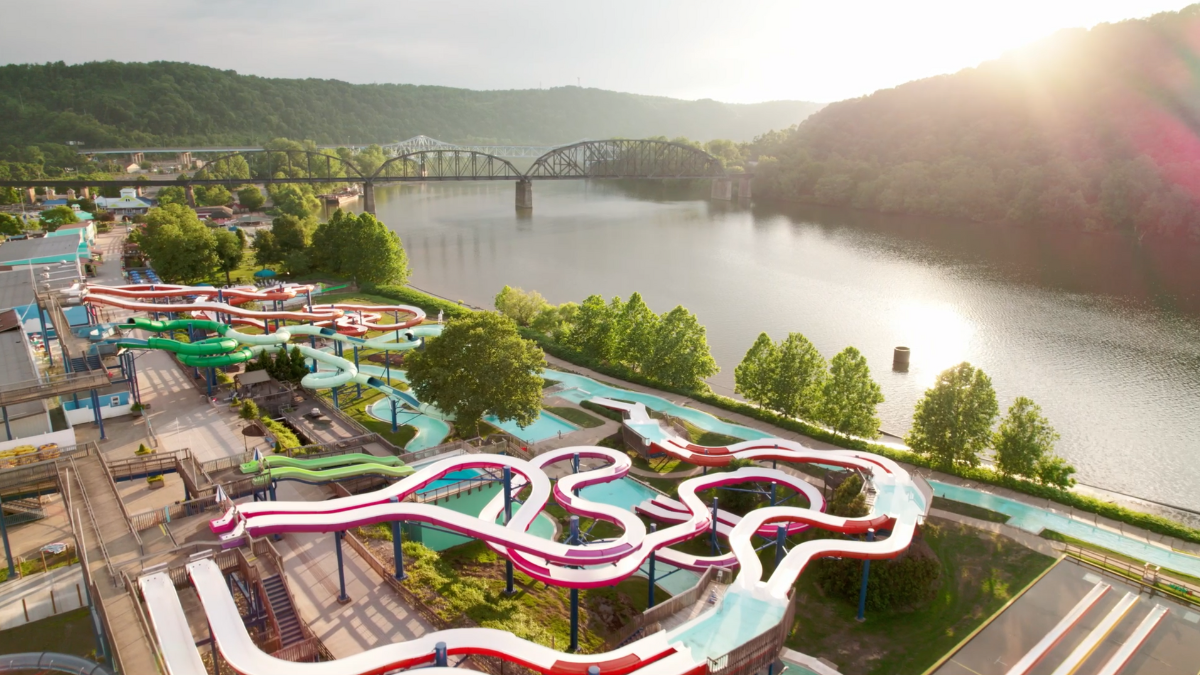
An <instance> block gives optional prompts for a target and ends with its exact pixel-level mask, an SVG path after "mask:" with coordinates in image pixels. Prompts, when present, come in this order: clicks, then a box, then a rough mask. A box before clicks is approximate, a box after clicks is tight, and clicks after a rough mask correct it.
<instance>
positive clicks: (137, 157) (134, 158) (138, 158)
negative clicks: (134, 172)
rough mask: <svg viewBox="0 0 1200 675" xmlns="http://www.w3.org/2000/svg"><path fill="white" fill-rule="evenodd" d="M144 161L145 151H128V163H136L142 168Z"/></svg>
mask: <svg viewBox="0 0 1200 675" xmlns="http://www.w3.org/2000/svg"><path fill="white" fill-rule="evenodd" d="M145 161H146V155H145V153H141V152H131V153H129V163H130V164H137V165H138V168H139V169H140V168H142V164H143V163H144V162H145Z"/></svg>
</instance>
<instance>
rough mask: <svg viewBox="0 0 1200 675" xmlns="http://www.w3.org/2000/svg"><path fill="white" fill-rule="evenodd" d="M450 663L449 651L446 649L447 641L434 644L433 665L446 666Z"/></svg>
mask: <svg viewBox="0 0 1200 675" xmlns="http://www.w3.org/2000/svg"><path fill="white" fill-rule="evenodd" d="M449 663H450V659H449V651H448V650H447V649H446V643H445V642H439V643H437V644H436V645H434V646H433V665H435V666H437V667H439V668H445V667H446V666H448V665H449Z"/></svg>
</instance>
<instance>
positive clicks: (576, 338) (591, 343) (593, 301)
mask: <svg viewBox="0 0 1200 675" xmlns="http://www.w3.org/2000/svg"><path fill="white" fill-rule="evenodd" d="M615 329H616V321H615V320H614V319H613V317H612V312H611V311H610V310H609V304H608V303H606V302H605V301H604V298H603V297H601V296H599V295H589V296H588V297H586V298H584V300H583V304H581V305H580V306H579V311H578V312H576V313H575V320H574V322H573V323H572V327H571V332H570V334H569V335H568V337H567V344H569V345H570V346H571V347H574V348H575V349H578V350H579V351H581V352H583V353H584V354H587V355H589V356H592V357H594V358H597V359H600V360H602V361H608V360H610V359H612V358H613V356H614V354H615V352H616V347H617V340H616V331H615Z"/></svg>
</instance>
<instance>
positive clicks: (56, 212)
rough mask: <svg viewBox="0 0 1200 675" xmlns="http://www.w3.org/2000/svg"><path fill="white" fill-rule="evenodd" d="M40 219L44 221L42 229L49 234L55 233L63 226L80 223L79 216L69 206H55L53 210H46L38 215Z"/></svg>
mask: <svg viewBox="0 0 1200 675" xmlns="http://www.w3.org/2000/svg"><path fill="white" fill-rule="evenodd" d="M38 219H39V220H41V221H42V229H43V230H45V231H47V232H53V231H55V230H57V229H58V228H60V227H62V226H63V225H70V224H72V223H78V222H79V216H76V215H75V211H74V210H72V209H71V207H69V206H55V207H54V208H52V209H46V210H45V211H42V212H41V214H39V215H38Z"/></svg>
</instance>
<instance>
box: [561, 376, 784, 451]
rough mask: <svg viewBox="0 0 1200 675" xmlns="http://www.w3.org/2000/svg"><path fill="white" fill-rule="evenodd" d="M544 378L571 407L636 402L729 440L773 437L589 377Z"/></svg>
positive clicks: (663, 399) (657, 397)
mask: <svg viewBox="0 0 1200 675" xmlns="http://www.w3.org/2000/svg"><path fill="white" fill-rule="evenodd" d="M542 377H544V378H546V379H547V380H554V381H556V382H561V383H562V384H563V385H565V386H566V387H567V388H566V389H564V390H563V391H560V392H558V393H557V394H555V395H556V396H558V397H560V398H564V399H566V400H568V401H571V402H572V403H580V402H582V401H586V400H588V399H589V398H592V397H594V396H603V397H605V398H617V399H621V400H624V401H635V402H637V403H643V404H645V406H646V407H647V408H650V409H651V410H657V411H659V412H665V413H667V414H669V415H673V416H675V417H679V418H681V419H685V420H687V421H688V422H691V423H692V424H695V425H696V426H698V427H700V428H701V429H704V430H705V431H713V432H716V433H719V434H725V435H726V436H735V437H737V438H742V439H745V440H748V441H749V440H754V439H758V438H771V434H768V433H766V432H765V431H759V430H758V429H751V428H750V427H744V426H742V425H740V424H731V423H729V422H722V421H721V420H719V419H717V418H715V417H713V416H712V415H709V414H708V413H705V412H701V411H699V410H696V409H694V408H688V407H685V406H681V405H676V404H674V403H671V402H670V401H668V400H667V399H665V398H661V397H659V396H653V395H651V394H643V393H641V392H636V391H630V390H628V389H618V388H616V387H610V386H608V385H607V384H601V383H599V382H597V381H595V380H593V379H591V378H590V377H584V376H582V375H576V374H574V373H564V372H561V371H558V370H543V371H542Z"/></svg>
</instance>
